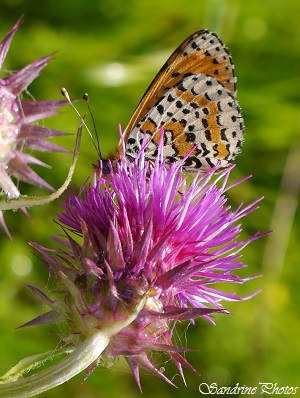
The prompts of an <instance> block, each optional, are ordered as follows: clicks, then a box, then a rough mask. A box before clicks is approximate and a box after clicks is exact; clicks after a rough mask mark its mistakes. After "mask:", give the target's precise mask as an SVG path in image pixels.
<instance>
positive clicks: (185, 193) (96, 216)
mask: <svg viewBox="0 0 300 398" xmlns="http://www.w3.org/2000/svg"><path fill="white" fill-rule="evenodd" d="M144 157H145V154H144V152H143V151H141V152H140V154H139V156H138V157H137V158H136V159H135V161H134V164H132V163H130V162H129V161H128V160H127V159H125V158H122V159H121V160H120V163H119V164H118V165H117V170H116V172H115V173H112V174H111V175H110V176H109V179H107V176H104V175H102V174H101V171H100V173H99V174H100V175H95V178H94V183H93V184H92V186H87V185H86V184H85V185H84V186H83V187H82V188H81V189H80V192H79V194H78V195H76V194H75V190H74V191H72V192H69V193H68V195H67V198H66V201H65V203H63V207H64V212H63V213H61V214H59V216H58V219H59V222H60V223H61V225H62V228H63V230H64V231H65V233H64V235H63V237H60V238H55V240H56V241H57V242H59V243H60V244H62V245H63V247H64V249H60V250H50V249H46V248H44V247H41V246H40V245H38V244H36V243H33V244H32V245H33V246H34V247H35V248H36V249H37V250H38V251H39V253H40V258H41V261H42V262H43V263H44V265H45V266H46V267H47V269H48V270H49V273H50V274H51V276H52V277H53V278H54V279H55V281H56V282H57V285H58V291H60V292H61V293H62V297H61V299H60V300H52V299H50V298H48V297H47V296H46V295H45V294H44V293H43V292H41V291H40V290H39V289H37V288H35V287H32V286H31V289H32V290H33V291H34V292H35V293H37V294H38V295H39V296H40V297H41V298H42V299H43V300H44V301H45V302H46V303H47V305H48V306H49V307H50V308H51V311H50V312H48V313H46V314H44V315H42V316H40V317H38V318H36V319H34V320H32V321H30V322H28V323H27V324H26V325H24V326H29V325H36V324H42V323H51V322H57V321H60V320H62V319H64V320H66V321H67V323H68V325H69V333H68V335H67V336H62V339H63V341H64V342H65V344H69V343H73V344H74V345H75V346H76V344H77V343H76V342H78V341H80V340H82V339H84V338H85V337H86V336H87V335H88V334H89V333H90V332H91V330H97V329H98V330H101V329H106V328H109V326H110V325H112V324H114V323H117V322H120V321H122V320H123V319H126V318H128V317H129V316H130V314H131V313H132V312H134V311H135V309H136V308H137V306H138V303H141V302H142V300H144V301H143V307H142V309H141V310H140V311H139V313H138V315H137V316H136V317H135V319H134V321H133V322H131V323H130V324H129V325H128V326H126V327H124V328H123V329H122V330H120V331H119V332H118V333H116V334H115V335H114V336H113V337H111V338H110V341H109V344H108V345H107V347H106V348H105V350H104V351H103V352H102V354H101V355H100V356H99V357H98V358H97V359H96V360H95V361H94V362H93V363H92V364H91V365H90V366H89V367H88V369H87V373H86V376H87V375H89V374H90V373H91V372H92V371H93V369H94V368H95V367H96V365H97V364H98V362H99V360H100V358H102V357H104V358H105V357H107V358H110V359H114V358H116V357H118V356H120V355H122V356H124V357H125V359H126V361H127V363H128V364H129V366H130V368H131V370H132V372H133V375H134V377H135V379H136V381H137V383H138V385H139V386H140V378H139V368H140V367H143V368H146V369H147V370H150V371H151V372H153V373H154V374H156V375H158V376H160V377H161V378H163V379H164V380H166V381H168V382H169V383H171V381H170V380H169V379H167V378H166V376H164V375H163V374H162V373H161V372H160V371H159V370H158V369H156V367H155V366H154V365H153V364H152V363H151V361H150V359H149V357H148V355H147V352H148V351H151V350H154V351H164V352H166V353H167V354H168V355H169V356H170V358H171V359H172V360H173V362H174V363H175V365H176V366H177V368H178V370H179V372H180V374H181V375H182V377H183V373H182V365H183V366H185V367H187V368H189V369H191V370H192V371H194V369H193V368H192V366H191V365H189V363H188V362H187V361H186V360H185V359H184V358H183V356H182V355H181V354H180V351H183V350H184V349H183V348H181V347H178V346H175V345H174V344H173V343H172V332H173V330H174V326H175V324H176V322H177V321H182V320H189V321H191V322H194V320H195V318H197V317H201V316H203V317H204V318H206V319H207V320H209V321H211V322H213V319H212V314H213V313H214V312H226V311H225V310H224V308H223V306H222V301H223V300H230V301H232V300H242V298H241V297H238V296H236V294H234V293H231V294H230V293H224V292H222V291H220V290H218V289H216V288H213V284H215V283H219V282H221V283H224V282H230V283H239V284H240V283H243V282H245V281H246V280H249V279H251V278H247V279H242V278H240V277H238V276H237V275H236V274H235V273H234V272H235V271H236V270H238V269H240V268H242V267H245V266H246V265H245V264H243V263H242V262H241V261H240V251H241V250H242V249H243V248H244V247H245V246H246V245H247V244H248V243H250V242H251V241H253V240H255V239H258V238H259V237H261V236H262V235H261V234H258V233H256V234H255V235H253V236H252V237H251V238H249V239H248V240H246V241H241V240H239V234H240V232H241V225H240V224H239V222H240V219H241V218H242V217H244V216H246V215H247V214H249V213H250V212H252V211H253V210H255V209H256V208H257V205H256V204H257V202H258V201H259V200H260V199H259V200H257V201H255V202H253V203H251V204H250V205H248V206H246V207H243V206H242V204H241V205H240V206H238V207H237V209H235V210H231V208H230V206H229V205H228V204H226V202H227V199H226V197H225V192H226V191H227V190H228V189H229V188H231V187H232V186H235V185H237V184H238V183H240V182H241V181H243V180H241V181H239V182H237V183H235V184H232V185H231V186H229V187H228V186H226V184H227V180H228V176H229V174H230V169H231V168H229V169H227V170H226V171H224V172H223V173H222V174H220V175H219V176H218V177H217V178H215V179H214V180H213V173H214V170H211V171H209V172H208V173H206V174H205V175H196V176H195V177H194V178H193V180H192V182H191V183H190V184H189V183H188V181H187V177H185V176H182V173H181V165H180V164H172V165H171V166H170V167H169V168H168V169H166V167H165V164H164V160H162V142H161V143H160V145H159V154H158V157H157V160H156V161H155V163H154V164H149V163H148V162H146V161H145V158H144ZM101 167H102V166H101V164H100V170H101ZM67 231H68V232H67ZM71 234H75V235H76V236H77V238H76V240H75V239H73V238H72V237H71ZM78 238H80V242H81V243H78V242H79V241H78ZM256 293H257V292H256ZM256 293H254V294H256ZM254 294H253V295H254ZM253 295H251V296H248V297H252V296H253Z"/></svg>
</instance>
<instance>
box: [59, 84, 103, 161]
mask: <svg viewBox="0 0 300 398" xmlns="http://www.w3.org/2000/svg"><path fill="white" fill-rule="evenodd" d="M61 93H62V95H63V96H64V97H65V99H66V100H67V101H68V103H69V104H70V105H71V107H72V108H73V109H74V111H75V112H76V114H77V115H78V116H79V118H80V120H81V122H82V124H83V125H84V127H85V128H86V131H87V132H88V135H89V136H90V138H91V140H92V143H93V145H94V147H95V149H96V151H97V153H98V155H99V157H100V159H102V155H101V151H100V145H99V138H98V134H97V131H96V130H95V131H96V137H97V144H96V143H95V140H94V137H93V135H92V133H91V131H90V129H89V128H88V126H87V125H86V123H85V121H84V118H85V115H84V116H83V117H82V116H81V115H80V113H79V112H78V110H77V109H76V108H75V106H74V104H73V102H72V100H71V99H70V96H69V93H68V91H67V89H65V88H64V87H63V88H62V89H61ZM86 97H87V98H88V95H87V94H84V95H83V100H84V102H85V103H86V104H87V105H88V101H86ZM88 110H89V113H90V114H91V111H90V107H89V106H88ZM91 116H92V120H93V124H94V128H95V121H94V117H93V115H92V114H91Z"/></svg>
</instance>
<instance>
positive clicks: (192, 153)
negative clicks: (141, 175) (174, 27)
mask: <svg viewBox="0 0 300 398" xmlns="http://www.w3.org/2000/svg"><path fill="white" fill-rule="evenodd" d="M162 129H163V157H164V158H165V159H166V164H171V163H173V162H176V161H178V160H180V159H184V158H186V159H185V161H184V163H183V167H182V168H183V170H184V171H187V172H195V171H201V172H205V171H207V170H209V169H210V168H212V167H217V168H218V169H219V170H223V169H225V168H227V167H228V166H229V165H230V164H231V163H232V162H233V160H234V158H235V156H236V155H237V154H238V153H239V152H240V151H241V145H242V142H243V132H244V122H243V118H242V115H241V110H240V107H239V105H238V102H237V100H236V77H235V75H234V65H233V63H232V59H231V56H230V54H229V51H228V49H227V47H226V46H225V45H224V44H223V43H222V41H221V40H220V38H219V37H218V36H217V35H216V34H215V33H213V32H211V31H209V30H206V29H205V30H199V31H197V32H195V33H193V34H192V35H190V36H189V37H187V38H186V39H185V40H184V41H183V42H182V44H180V46H179V47H177V48H176V50H175V51H174V52H173V53H172V54H171V56H170V57H169V58H168V60H167V61H166V63H165V64H164V65H163V66H162V68H161V69H160V71H159V72H158V74H157V75H156V77H155V78H154V80H153V81H152V83H151V84H150V86H149V87H148V89H147V91H146V92H145V94H144V96H143V97H142V99H141V101H140V103H139V104H138V106H137V108H136V110H135V112H134V113H133V115H132V117H131V119H130V121H129V123H128V125H127V127H126V128H125V130H124V132H123V139H124V142H125V155H126V157H127V158H129V159H130V160H134V158H135V157H136V156H137V154H138V153H139V151H140V150H141V148H142V146H143V143H145V142H147V145H146V147H145V149H144V150H145V158H146V160H149V161H154V160H155V158H156V157H157V153H158V144H159V140H160V135H161V131H162ZM123 148H124V145H123V143H122V140H121V141H120V142H119V145H118V147H117V148H116V150H115V152H114V153H112V154H111V155H110V156H109V159H110V160H111V161H112V163H114V162H117V161H118V159H120V157H122V156H123V155H124V153H123ZM193 148H194V149H193ZM187 154H188V157H187Z"/></svg>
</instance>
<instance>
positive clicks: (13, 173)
mask: <svg viewBox="0 0 300 398" xmlns="http://www.w3.org/2000/svg"><path fill="white" fill-rule="evenodd" d="M20 23H21V20H18V21H17V23H16V24H15V25H14V26H13V27H12V29H11V30H10V31H9V32H8V34H7V35H6V36H5V38H4V39H3V40H2V42H1V43H0V68H2V64H3V62H4V59H5V57H6V54H7V52H8V49H9V47H10V43H11V40H12V38H13V36H14V34H15V32H16V31H17V29H18V27H19V25H20ZM50 60H51V55H47V56H45V57H43V58H40V59H38V60H36V61H35V62H33V63H31V64H29V65H27V66H26V67H25V68H23V69H21V70H20V71H18V72H16V73H13V74H11V75H9V76H7V77H5V78H3V79H0V189H1V190H2V191H3V193H4V194H5V195H6V198H7V199H8V200H10V199H17V198H19V196H20V192H19V189H18V188H17V186H16V185H15V183H14V182H13V181H12V179H11V177H15V178H16V179H17V180H21V181H24V182H25V183H28V184H32V185H37V186H40V187H43V188H46V189H49V190H51V191H54V189H53V188H52V187H51V186H50V185H49V184H48V183H47V182H46V181H45V180H43V179H42V178H41V177H39V175H38V174H37V173H35V172H34V171H33V170H32V169H31V168H30V166H29V164H38V165H40V166H47V165H46V164H45V163H43V162H41V161H39V160H38V159H36V158H35V157H33V156H32V155H30V154H28V153H25V152H24V149H30V150H38V151H64V152H66V151H65V150H64V149H63V148H61V147H59V146H57V145H55V144H52V143H50V142H49V141H47V139H48V138H51V137H54V136H59V135H63V134H64V133H63V132H60V131H57V130H53V129H50V128H45V127H41V126H38V125H35V124H31V123H33V122H36V121H37V120H40V119H43V118H45V117H48V116H51V115H55V114H56V113H57V112H56V109H57V108H59V107H61V106H63V105H65V104H66V102H65V101H26V100H21V99H20V95H21V94H22V92H23V91H24V90H26V89H27V87H28V86H29V84H30V83H31V82H32V81H33V80H34V79H35V78H36V77H38V76H39V74H40V73H41V70H42V69H43V68H44V67H45V66H46V65H47V64H48V63H49V61H50ZM23 210H24V209H23ZM0 226H1V227H2V228H3V229H4V230H5V231H6V233H7V235H9V232H8V230H7V227H6V225H5V222H4V218H3V214H2V212H1V211H0Z"/></svg>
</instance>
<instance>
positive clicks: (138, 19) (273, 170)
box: [0, 0, 300, 398]
mask: <svg viewBox="0 0 300 398" xmlns="http://www.w3.org/2000/svg"><path fill="white" fill-rule="evenodd" d="M22 14H25V16H24V22H23V24H22V25H21V28H20V29H19V31H18V32H17V33H16V35H15V38H14V39H13V42H12V45H11V48H10V51H9V53H8V56H7V59H6V62H5V65H4V67H5V68H6V70H9V71H12V70H18V69H20V68H22V67H23V66H25V65H26V64H28V63H30V62H32V61H34V60H35V59H37V58H39V57H41V56H43V55H45V54H48V53H52V52H55V51H58V52H57V53H56V55H55V58H56V59H55V61H54V62H52V63H51V64H50V65H49V66H48V67H47V68H46V70H45V71H44V72H43V74H42V75H41V76H40V77H39V78H38V79H37V80H36V81H35V82H34V83H33V84H32V85H31V86H30V87H29V92H30V95H32V96H33V97H34V98H36V99H38V100H39V99H61V95H60V88H61V87H62V86H65V87H66V88H67V89H68V90H69V93H70V96H71V97H72V98H76V97H81V95H82V93H84V92H88V93H89V96H90V104H91V108H92V110H93V113H94V117H95V119H96V124H97V129H98V133H99V136H100V141H101V146H102V151H103V152H104V154H105V153H107V152H108V151H109V150H111V149H113V147H114V146H115V145H116V144H117V142H118V123H121V124H122V126H123V127H125V126H126V123H127V121H128V120H129V118H130V116H131V114H132V112H133V110H134V108H135V106H136V104H137V103H138V101H139V99H140V97H141V96H142V94H143V93H144V90H145V89H146V88H147V86H148V84H149V83H150V81H151V80H152V78H153V77H154V76H155V74H156V73H157V71H158V70H159V68H160V66H161V65H162V64H163V62H164V61H165V60H166V58H167V57H168V55H169V54H170V53H171V52H172V51H173V50H174V48H175V47H176V46H177V45H178V44H179V43H181V41H182V40H183V39H184V38H185V37H186V36H188V35H189V34H191V33H192V32H194V31H196V30H198V29H202V28H209V29H211V30H213V31H215V32H216V33H217V34H218V35H220V36H221V38H222V40H223V41H224V42H225V43H226V44H227V45H228V47H229V49H230V52H231V53H232V55H233V60H234V63H235V67H236V74H237V77H238V99H239V102H240V105H241V107H242V109H243V114H244V118H245V123H246V139H245V143H244V147H243V153H242V154H241V155H239V156H238V158H237V167H236V169H235V170H234V171H233V173H232V176H231V178H232V179H233V180H235V179H237V178H240V177H242V176H245V175H249V174H253V177H252V178H251V180H248V181H247V182H245V183H243V184H242V185H240V186H238V187H235V188H234V189H232V190H231V191H230V192H229V193H228V195H229V200H230V203H231V204H232V205H233V206H235V205H237V203H239V202H240V201H244V202H246V203H248V202H250V201H252V200H254V199H255V198H257V197H259V196H262V195H263V196H265V199H264V201H263V202H262V203H261V204H260V209H259V210H258V211H256V212H255V213H253V214H251V215H250V216H248V217H247V218H246V219H245V220H243V226H244V232H243V235H242V238H247V237H249V236H250V235H251V234H253V233H254V232H255V231H257V230H260V231H266V230H269V229H273V230H274V232H273V234H272V235H270V236H268V237H265V238H263V239H261V240H259V241H257V242H254V243H252V244H251V245H250V246H248V247H247V248H246V249H245V250H244V252H243V261H244V262H245V263H246V264H249V267H248V268H246V269H245V270H243V271H242V272H241V273H240V275H243V276H246V275H253V274H257V273H262V274H263V277H261V278H258V279H256V280H253V281H250V282H248V283H247V284H245V285H242V286H238V287H236V286H231V290H234V291H236V290H237V292H238V294H240V295H242V296H245V295H247V294H249V293H251V292H252V291H254V290H256V289H260V288H261V289H262V293H261V294H259V295H258V296H256V297H255V298H253V299H251V300H249V301H245V302H239V303H225V306H226V308H227V309H228V310H229V311H230V312H231V313H232V315H218V316H216V323H217V326H213V325H211V324H209V323H208V322H206V321H204V320H198V321H197V322H196V325H195V326H192V325H190V327H189V326H188V324H187V323H183V324H182V325H179V327H178V329H177V333H176V336H177V337H176V339H177V343H178V344H181V345H183V346H188V347H191V348H193V349H194V350H195V351H194V352H191V353H188V354H186V357H187V359H188V360H189V361H190V362H191V363H192V364H193V366H194V367H195V368H196V369H197V370H198V371H199V373H201V378H199V377H196V376H195V375H192V374H190V372H189V371H186V372H185V375H186V380H187V384H188V385H187V387H185V386H184V385H183V383H182V381H181V380H180V378H179V376H178V375H177V372H176V369H175V368H174V367H173V366H172V364H171V363H170V362H169V361H167V360H166V358H165V357H164V356H163V355H153V361H154V363H155V364H156V365H157V366H158V367H159V368H164V369H165V373H166V375H167V376H168V377H169V378H171V379H172V380H173V381H174V382H175V384H177V385H178V388H177V389H175V388H173V387H171V386H169V385H167V384H166V383H164V382H163V381H162V380H160V379H158V378H156V377H154V376H152V375H149V374H148V373H147V372H142V387H143V396H144V397H153V394H155V396H156V397H157V398H158V397H164V398H167V397H172V398H175V397H182V396H183V395H184V396H186V397H196V396H197V395H200V393H199V392H198V386H199V384H200V383H201V382H208V383H212V382H217V383H218V385H219V386H223V385H231V386H234V385H235V384H236V383H237V382H238V383H240V385H247V386H255V385H258V383H259V382H266V381H268V382H270V383H277V385H278V386H298V385H299V387H300V377H299V374H300V343H299V335H300V321H299V309H300V305H299V304H300V289H299V281H300V267H299V260H300V250H299V238H300V236H299V235H300V225H299V209H298V208H297V200H298V196H299V179H300V137H299V131H300V118H299V116H300V112H299V99H300V74H299V70H300V25H299V16H300V2H299V1H298V0H272V1H271V0H269V1H267V0H252V1H251V2H250V1H249V2H247V1H244V0H240V1H238V0H228V1H225V0H202V1H186V0H166V1H162V0H151V1H150V0H127V1H122V0H89V1H84V0H78V1H64V0H60V1H58V0H53V1H40V0H28V1H26V0H23V1H22V0H6V1H4V0H0V36H1V37H2V38H3V37H4V35H5V34H6V33H7V31H8V30H9V29H10V28H11V26H12V25H13V24H14V22H15V21H16V20H17V19H18V18H19V17H20V16H21V15H22ZM4 75H5V71H4V72H3V71H2V72H1V77H3V76H4ZM77 105H78V108H79V110H80V112H82V113H84V112H85V106H84V104H83V103H82V102H78V103H77ZM78 122H79V120H78V118H77V116H76V115H75V114H74V113H73V111H72V110H71V109H70V108H69V107H66V108H64V109H63V114H62V115H60V116H59V117H53V118H51V119H48V120H45V121H44V122H43V123H44V124H45V125H46V126H47V127H53V128H56V129H59V130H63V131H66V132H68V133H71V134H70V135H69V136H67V137H63V138H59V139H57V140H56V142H57V143H58V144H60V145H62V146H65V147H67V148H69V149H72V148H73V145H74V138H75V136H74V133H75V132H76V130H77V126H78ZM38 157H39V158H40V159H42V160H44V161H46V162H47V163H49V164H51V166H52V170H51V171H49V170H47V169H45V170H40V168H38V167H37V168H36V170H38V172H39V174H41V175H42V176H44V177H45V178H46V179H47V181H48V182H50V183H51V184H52V185H53V186H55V187H58V186H59V185H60V184H61V183H62V182H63V180H64V177H65V176H66V174H67V171H68V168H69V165H70V159H71V156H70V155H67V154H50V155H48V154H42V155H39V156H38ZM96 161H97V153H96V151H95V150H94V148H93V146H92V143H91V141H90V139H89V137H88V136H87V134H86V133H85V134H84V137H83V140H82V147H81V151H80V158H79V162H78V166H77V169H76V172H75V176H74V179H73V183H76V184H77V185H80V184H82V183H83V181H84V180H85V179H86V177H87V176H88V175H91V164H92V163H96ZM20 188H21V192H22V193H23V194H26V195H42V194H46V192H43V191H41V190H39V189H37V188H34V187H32V188H31V187H28V186H26V185H21V186H20ZM59 211H60V206H59V203H58V202H57V203H52V204H49V205H47V206H43V207H40V208H33V209H31V210H30V215H31V220H29V219H27V218H26V217H25V216H24V215H23V214H22V213H21V212H17V213H8V212H6V214H5V218H6V221H7V225H8V227H9V229H10V232H11V233H12V235H13V238H14V240H13V242H10V241H9V240H8V239H7V238H6V237H5V235H4V234H3V233H2V232H0V234H1V235H0V239H1V242H0V244H1V251H0V261H1V267H0V300H1V301H0V302H1V305H0V315H1V318H0V319H1V323H0V336H1V345H0V350H1V351H0V353H1V361H0V374H3V373H4V372H5V371H6V370H8V369H9V368H10V367H11V366H13V365H14V364H15V363H16V362H18V361H19V360H20V359H22V358H23V357H25V356H28V355H33V354H36V353H39V352H44V351H46V350H49V349H54V348H55V347H56V345H57V344H58V339H57V338H56V336H55V333H56V332H57V329H56V328H55V327H47V326H42V327H32V328H27V329H21V330H17V331H13V330H12V329H14V328H15V327H17V326H18V325H20V324H22V323H25V322H26V321H28V320H29V319H32V318H33V317H35V316H38V315H39V314H41V313H42V312H43V311H45V310H46V308H44V307H43V305H42V304H41V302H40V301H39V299H38V298H36V297H35V296H34V295H33V293H31V292H30V291H28V290H27V289H26V288H25V287H24V286H22V283H23V282H24V283H30V284H33V285H36V286H38V287H39V288H44V289H45V290H46V291H49V290H51V288H53V285H52V284H51V281H49V280H48V275H47V272H46V271H45V270H44V268H43V266H42V265H41V264H40V262H39V261H38V260H36V258H35V257H34V255H33V253H32V251H31V249H30V247H29V245H28V244H27V242H28V241H36V242H38V243H40V244H42V245H45V246H47V247H55V244H54V243H53V242H52V241H51V239H50V236H51V235H55V234H57V233H58V232H59V227H58V226H57V225H56V224H54V223H53V222H52V219H55V217H56V216H55V214H56V213H57V212H59ZM82 380H83V376H82V375H79V376H77V377H76V378H74V379H73V380H71V381H70V382H68V383H67V384H65V385H63V386H60V387H58V388H56V389H55V390H53V391H49V392H47V393H44V394H43V395H42V396H43V397H45V398H46V397H48V398H50V397H56V398H68V397H72V398H79V397H85V398H96V397H97V398H98V397H116V396H130V397H140V396H141V395H140V392H139V389H138V387H137V386H136V385H135V382H134V379H133V376H132V375H131V374H130V371H129V370H128V368H127V366H126V365H125V364H124V362H123V361H122V360H120V362H118V361H116V363H115V364H114V366H113V367H112V368H110V369H106V368H103V367H98V368H97V369H96V371H95V372H94V373H93V374H92V375H91V376H90V377H89V378H88V380H87V381H85V382H84V383H82ZM298 395H299V396H300V392H299V393H298Z"/></svg>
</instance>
